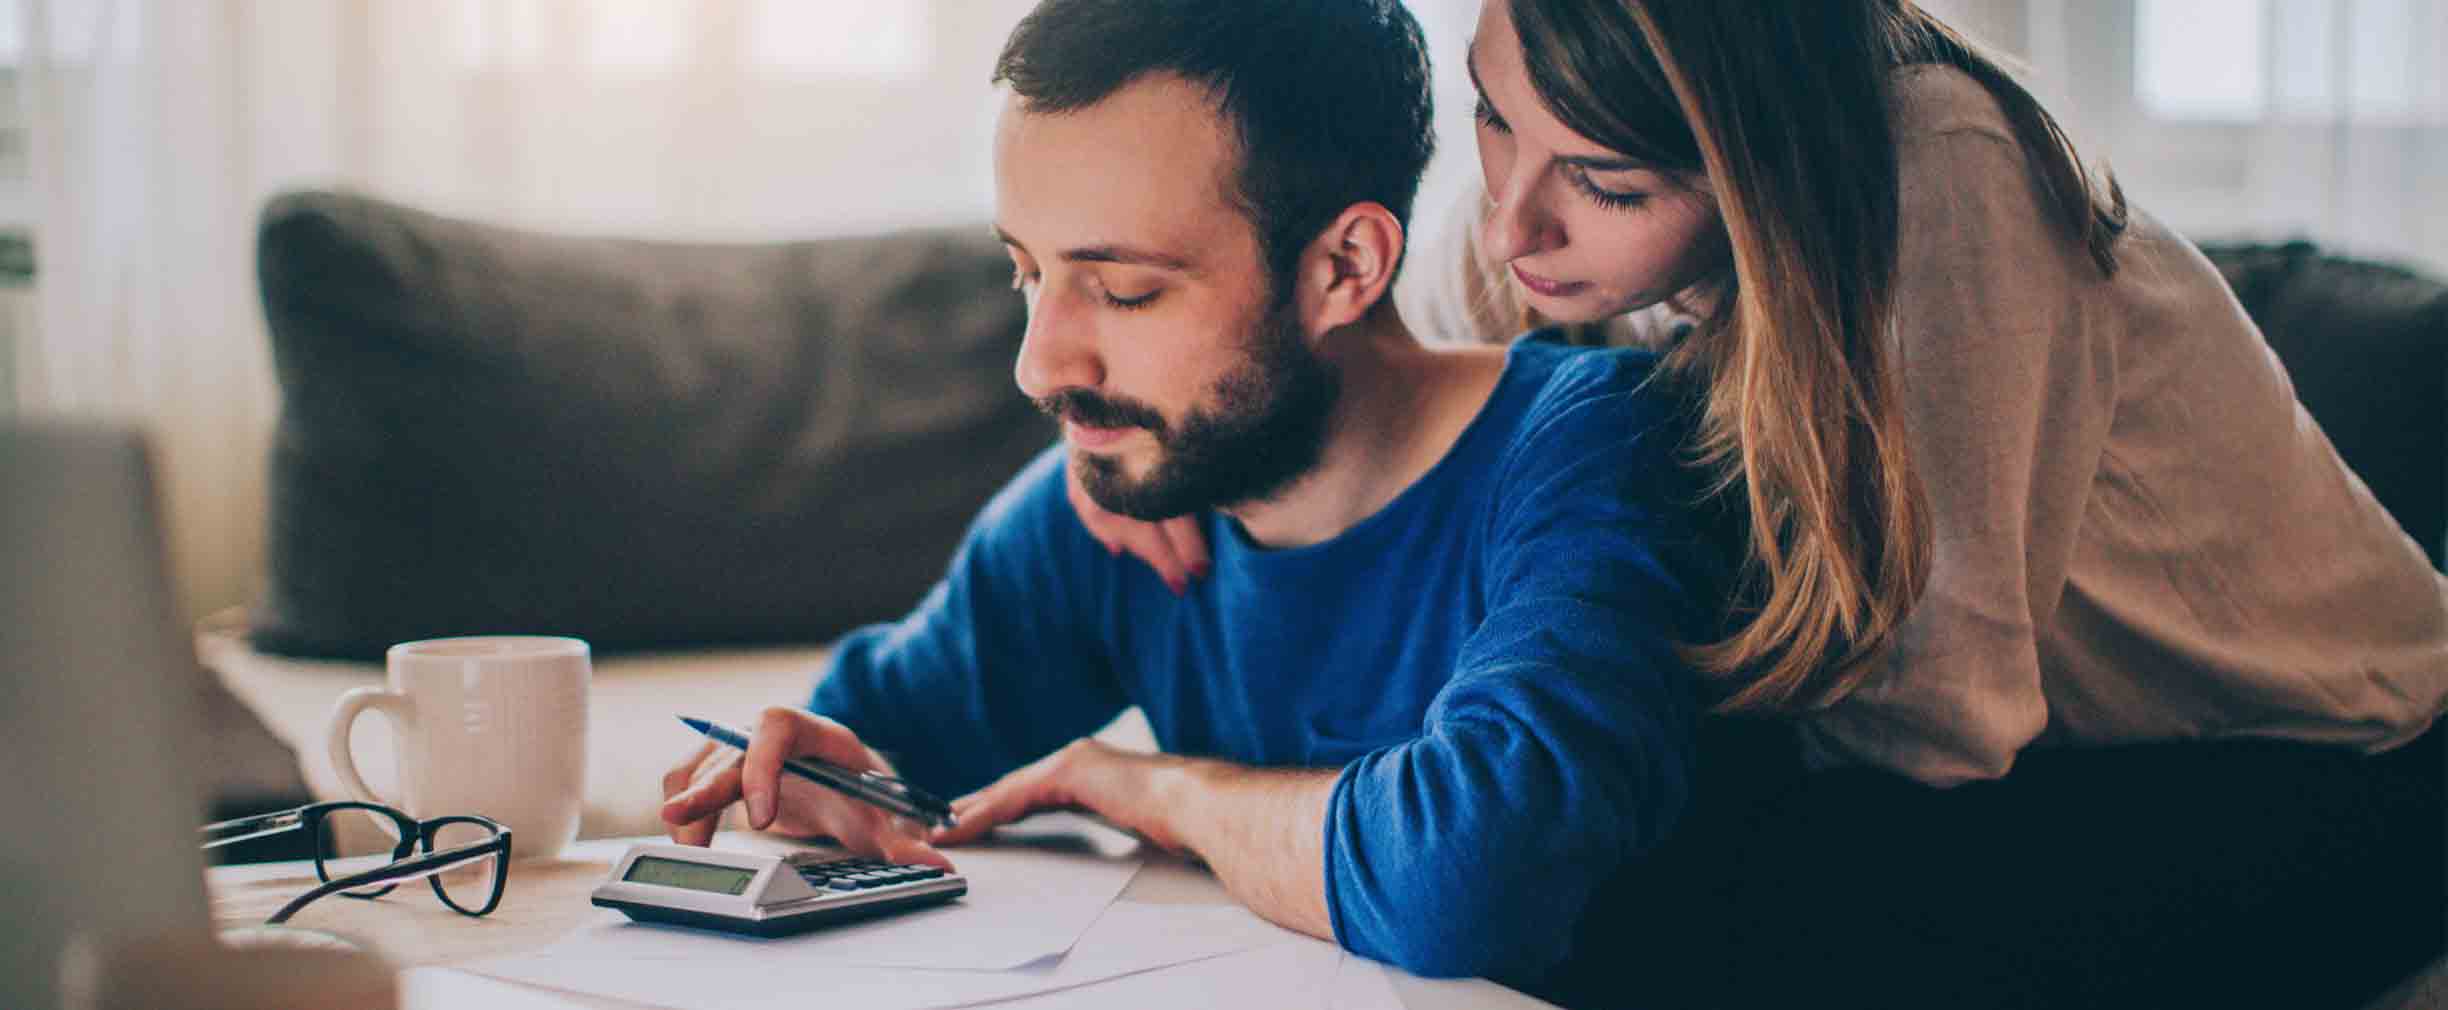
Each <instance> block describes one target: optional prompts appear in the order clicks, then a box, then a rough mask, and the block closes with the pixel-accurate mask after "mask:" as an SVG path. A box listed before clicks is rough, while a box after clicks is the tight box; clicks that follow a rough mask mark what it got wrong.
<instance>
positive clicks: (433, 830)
mask: <svg viewBox="0 0 2448 1010" xmlns="http://www.w3.org/2000/svg"><path fill="white" fill-rule="evenodd" d="M346 810H362V811H366V812H368V813H371V814H375V815H379V816H382V817H387V818H390V819H391V821H392V823H393V824H394V825H395V826H396V827H397V828H398V830H397V831H396V832H395V834H396V835H397V836H398V837H399V840H400V841H399V844H398V845H397V846H395V847H393V849H392V850H391V862H389V863H386V864H384V865H382V866H378V867H375V868H373V869H371V870H366V871H364V872H362V873H351V874H346V875H343V876H341V877H339V878H338V879H334V878H333V877H332V876H331V873H330V871H329V870H327V869H326V868H325V867H324V865H323V854H322V853H321V852H320V851H317V852H316V853H315V860H314V866H315V877H316V879H318V880H321V881H323V884H322V886H320V887H316V888H315V889H313V890H311V891H308V892H306V893H305V894H303V895H300V896H298V897H297V898H296V899H295V900H292V901H290V902H289V903H288V904H287V905H284V906H282V907H281V910H280V911H278V912H275V913H273V915H272V917H271V918H269V919H266V920H264V921H265V923H266V924H267V925H279V924H280V923H283V922H286V921H288V919H289V917H290V916H292V915H295V914H297V912H298V910H299V909H302V908H305V907H306V906H307V905H308V904H311V903H313V902H314V901H315V900H316V899H318V898H323V897H326V896H328V895H331V894H340V895H343V896H345V897H350V898H357V899H360V900H367V901H370V900H372V899H375V898H379V897H382V896H383V895H386V894H389V893H391V891H392V890H393V889H394V888H397V887H398V886H399V885H400V884H401V883H404V882H406V881H410V880H415V879H418V878H420V877H421V878H424V880H425V882H426V883H427V884H428V885H431V886H432V888H433V892H434V897H436V898H440V899H441V900H442V903H443V904H444V905H447V906H449V907H450V909H451V911H454V912H457V913H459V914H461V915H467V916H482V915H487V914H490V913H491V912H492V911H493V910H494V909H495V908H497V907H500V905H501V899H502V890H503V887H504V886H505V885H506V884H507V883H508V881H509V879H510V829H509V828H508V827H505V826H503V825H502V823H501V822H499V821H496V820H494V819H492V818H490V817H486V816H483V815H481V814H455V815H451V816H447V817H434V818H428V819H426V820H422V821H420V820H417V819H416V818H413V817H410V816H408V815H407V814H405V813H402V812H400V811H399V810H397V809H395V808H392V807H388V806H384V805H383V804H380V803H364V802H359V801H356V800H335V801H330V802H324V803H309V804H306V805H305V806H302V807H295V808H291V809H288V810H276V811H272V812H269V813H262V814H254V815H251V816H247V817H238V818H232V819H230V820H226V821H218V822H215V823H212V824H207V825H205V826H203V827H201V828H198V829H196V832H197V834H200V835H211V834H214V833H216V832H230V833H231V834H230V835H229V837H225V838H208V839H206V840H205V841H204V842H203V843H202V845H201V846H200V848H204V849H216V848H220V847H221V846H224V845H233V844H236V843H238V842H244V841H252V840H254V839H258V838H267V837H271V836H273V835H281V834H287V833H289V832H291V831H308V832H311V833H313V834H314V836H315V837H316V838H317V839H320V838H321V837H322V831H321V828H322V822H323V820H324V819H325V818H327V817H329V816H331V815H332V814H334V813H338V812H341V811H346ZM454 824H472V825H475V826H477V827H481V828H485V829H487V830H490V831H492V832H493V836H492V837H490V838H487V839H485V840H484V841H481V842H471V843H469V844H466V845H456V846H452V847H450V848H448V849H443V850H440V851H433V846H434V838H435V836H437V835H438V834H440V832H441V831H442V829H444V828H447V827H450V826H451V825H454ZM419 845H423V846H424V847H425V848H426V849H427V850H428V851H427V852H426V853H425V854H424V855H421V856H419V855H415V852H416V849H417V846H419ZM478 859H498V860H500V863H501V866H500V868H499V869H497V870H496V871H495V872H494V874H493V889H492V892H491V893H490V894H488V895H486V897H485V901H484V904H483V905H482V907H479V908H475V909H469V908H466V907H463V906H461V905H460V904H459V903H458V902H457V901H453V900H451V896H450V892H449V891H447V890H445V889H443V887H442V881H441V880H440V879H439V877H440V875H441V874H443V873H447V872H449V871H451V870H454V869H457V868H459V867H461V866H465V865H467V864H469V863H472V862H475V861H476V860H478ZM373 885H381V886H379V887H376V888H375V889H373V890H370V891H369V890H365V888H367V887H370V886H373Z"/></svg>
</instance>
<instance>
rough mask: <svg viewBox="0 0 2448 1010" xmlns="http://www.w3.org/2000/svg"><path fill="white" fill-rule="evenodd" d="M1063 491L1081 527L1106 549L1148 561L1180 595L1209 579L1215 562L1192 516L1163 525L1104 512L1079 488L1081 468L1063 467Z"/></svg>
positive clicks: (1179, 518) (1167, 584)
mask: <svg viewBox="0 0 2448 1010" xmlns="http://www.w3.org/2000/svg"><path fill="white" fill-rule="evenodd" d="M1063 491H1064V492H1065V493H1066V494H1068V495H1070V497H1071V511H1073V512H1076V513H1078V514H1079V521H1080V525H1082V526H1085V527H1087V528H1088V535H1089V536H1091V537H1095V538H1096V542H1098V543H1100V544H1104V545H1105V549H1106V550H1108V551H1111V552H1113V553H1116V554H1120V553H1123V552H1125V551H1127V552H1129V553H1130V556H1132V557H1134V558H1138V559H1139V560H1141V561H1144V562H1147V566H1148V567H1150V568H1153V569H1155V570H1156V575H1157V577H1159V578H1162V579H1164V581H1165V585H1166V586H1167V587H1169V588H1171V589H1172V590H1173V595H1175V596H1180V595H1181V594H1182V593H1183V592H1185V591H1187V590H1188V589H1189V587H1190V580H1192V579H1203V578H1206V577H1207V572H1208V569H1209V567H1210V566H1211V565H1212V564H1213V561H1212V560H1211V559H1210V558H1209V557H1208V554H1207V538H1206V536H1205V535H1203V534H1201V533H1200V532H1199V527H1198V520H1197V519H1194V518H1191V517H1189V516H1180V517H1177V518H1173V519H1167V520H1165V521H1163V522H1160V523H1150V522H1141V521H1139V520H1137V519H1133V518H1131V517H1129V516H1125V515H1116V514H1114V513H1111V512H1107V511H1105V508H1104V506H1101V505H1098V504H1097V503H1096V499H1094V498H1090V497H1088V489H1087V488H1084V487H1081V486H1080V481H1079V468H1078V467H1076V466H1066V467H1064V468H1063Z"/></svg>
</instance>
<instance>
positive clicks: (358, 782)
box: [324, 687, 416, 807]
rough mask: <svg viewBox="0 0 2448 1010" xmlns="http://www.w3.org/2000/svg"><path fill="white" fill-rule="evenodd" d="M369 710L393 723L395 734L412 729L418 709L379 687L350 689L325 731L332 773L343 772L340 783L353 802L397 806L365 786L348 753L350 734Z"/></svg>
mask: <svg viewBox="0 0 2448 1010" xmlns="http://www.w3.org/2000/svg"><path fill="white" fill-rule="evenodd" d="M369 708H370V709H373V710H374V711H376V712H380V713H382V715H383V717H384V718H386V719H389V720H391V732H392V733H393V734H394V735H397V734H401V733H407V732H410V731H411V730H412V729H413V724H414V722H415V718H416V709H415V708H413V707H412V706H410V705H409V703H408V696H406V695H403V694H400V693H399V692H396V691H386V690H383V689H382V688H379V687H359V688H351V689H350V690H349V691H348V693H346V694H343V695H341V696H340V701H339V702H338V703H337V704H334V705H333V706H332V715H331V727H330V728H329V729H326V730H325V731H324V738H325V740H326V741H327V744H326V746H327V749H328V750H329V751H330V754H331V763H332V770H333V771H336V772H339V773H340V782H341V784H342V785H345V786H347V787H348V791H349V795H350V797H351V798H352V799H355V800H357V801H358V802H360V803H380V804H382V805H384V806H387V807H396V806H398V805H399V804H396V803H393V802H391V801H390V800H386V799H383V798H382V797H380V796H376V795H374V790H372V789H369V788H367V787H366V784H365V779H364V777H362V776H360V775H358V774H357V758H356V757H355V756H354V755H352V754H350V753H349V733H350V732H351V731H352V730H354V729H355V728H356V725H357V716H358V715H359V714H360V713H363V712H364V711H365V710H367V709H369Z"/></svg>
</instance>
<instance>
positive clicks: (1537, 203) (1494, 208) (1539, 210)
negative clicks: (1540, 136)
mask: <svg viewBox="0 0 2448 1010" xmlns="http://www.w3.org/2000/svg"><path fill="white" fill-rule="evenodd" d="M1543 174H1544V173H1541V172H1537V171H1529V170H1522V169H1517V170H1515V171H1514V172H1512V173H1511V175H1510V177H1509V178H1507V179H1506V184H1505V185H1504V186H1502V187H1499V188H1497V189H1495V190H1491V191H1489V193H1488V206H1487V207H1486V214H1485V216H1484V217H1483V218H1482V220H1481V221H1480V235H1479V248H1480V251H1481V253H1482V254H1484V255H1485V256H1486V257H1487V258H1488V259H1489V260H1491V261H1494V262H1497V263H1505V262H1510V261H1512V260H1517V259H1520V258H1522V257H1524V256H1529V255H1531V254H1534V253H1541V252H1545V251H1547V250H1549V249H1553V248H1556V247H1557V246H1560V245H1562V244H1563V242H1562V239H1563V229H1562V228H1560V227H1558V226H1557V223H1556V221H1555V218H1554V216H1553V215H1552V214H1550V213H1549V212H1548V210H1547V208H1546V206H1545V204H1544V202H1543V194H1542V192H1541V189H1540V186H1539V180H1540V178H1541V177H1542V176H1543Z"/></svg>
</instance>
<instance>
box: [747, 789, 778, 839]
mask: <svg viewBox="0 0 2448 1010" xmlns="http://www.w3.org/2000/svg"><path fill="white" fill-rule="evenodd" d="M771 820H773V799H772V798H771V797H768V796H766V795H765V794H764V793H749V794H748V826H749V827H752V828H756V829H759V830H763V829H764V827H765V825H766V823H767V822H769V821H771Z"/></svg>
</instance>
